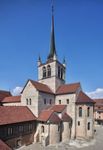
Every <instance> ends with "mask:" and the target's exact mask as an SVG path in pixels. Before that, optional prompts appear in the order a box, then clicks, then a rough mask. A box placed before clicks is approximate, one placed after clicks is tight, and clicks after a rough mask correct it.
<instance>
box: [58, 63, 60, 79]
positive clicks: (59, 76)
mask: <svg viewBox="0 0 103 150" xmlns="http://www.w3.org/2000/svg"><path fill="white" fill-rule="evenodd" d="M58 77H59V78H60V66H58Z"/></svg>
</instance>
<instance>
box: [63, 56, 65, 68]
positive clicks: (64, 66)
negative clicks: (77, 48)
mask: <svg viewBox="0 0 103 150" xmlns="http://www.w3.org/2000/svg"><path fill="white" fill-rule="evenodd" d="M63 66H64V67H66V60H65V57H64V59H63Z"/></svg>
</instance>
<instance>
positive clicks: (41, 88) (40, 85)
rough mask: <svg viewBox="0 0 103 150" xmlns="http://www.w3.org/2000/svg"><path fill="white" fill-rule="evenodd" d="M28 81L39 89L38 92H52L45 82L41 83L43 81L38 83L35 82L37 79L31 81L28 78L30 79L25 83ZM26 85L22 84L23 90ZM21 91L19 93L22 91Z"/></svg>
mask: <svg viewBox="0 0 103 150" xmlns="http://www.w3.org/2000/svg"><path fill="white" fill-rule="evenodd" d="M29 81H30V82H31V83H32V85H33V86H34V87H35V88H36V89H37V90H38V91H40V92H45V93H49V94H54V93H53V92H52V90H51V89H50V88H49V87H48V86H47V85H46V84H43V83H40V82H37V81H33V80H30V79H29V80H28V81H27V83H28V82H29ZM27 83H26V85H27ZM26 85H25V86H24V88H23V90H24V89H25V87H26ZM23 90H22V92H23ZM22 92H21V93H22Z"/></svg>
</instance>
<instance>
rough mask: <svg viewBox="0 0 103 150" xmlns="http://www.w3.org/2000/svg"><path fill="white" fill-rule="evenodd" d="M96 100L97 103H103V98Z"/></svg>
mask: <svg viewBox="0 0 103 150" xmlns="http://www.w3.org/2000/svg"><path fill="white" fill-rule="evenodd" d="M94 101H95V102H96V103H100V104H103V99H94Z"/></svg>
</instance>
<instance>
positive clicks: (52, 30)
mask: <svg viewBox="0 0 103 150" xmlns="http://www.w3.org/2000/svg"><path fill="white" fill-rule="evenodd" d="M56 55H57V54H56V47H55V33H54V6H53V4H52V26H51V43H50V53H49V55H48V59H53V57H54V56H56Z"/></svg>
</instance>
